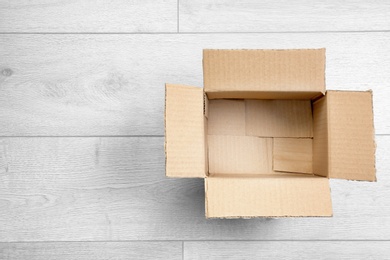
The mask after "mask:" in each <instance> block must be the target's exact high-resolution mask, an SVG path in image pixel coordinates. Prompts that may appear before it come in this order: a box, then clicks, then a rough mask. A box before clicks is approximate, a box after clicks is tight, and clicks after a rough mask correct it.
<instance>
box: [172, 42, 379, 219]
mask: <svg viewBox="0 0 390 260" xmlns="http://www.w3.org/2000/svg"><path fill="white" fill-rule="evenodd" d="M203 73H204V89H202V88H197V87H190V86H183V85H171V84H167V85H166V96H165V153H166V175H167V176H168V177H178V178H204V179H205V191H206V195H205V201H206V217H207V218H237V217H246V218H251V217H304V216H332V204H331V196H330V187H329V178H339V179H347V180H362V181H375V180H376V177H375V142H374V126H373V112H372V93H371V91H367V92H359V91H326V89H325V49H306V50H204V52H203Z"/></svg>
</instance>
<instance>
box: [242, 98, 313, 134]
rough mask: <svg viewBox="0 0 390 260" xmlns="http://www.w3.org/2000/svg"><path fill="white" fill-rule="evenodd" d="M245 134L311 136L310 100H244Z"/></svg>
mask: <svg viewBox="0 0 390 260" xmlns="http://www.w3.org/2000/svg"><path fill="white" fill-rule="evenodd" d="M245 104H246V114H245V116H246V118H245V123H246V125H245V127H246V134H247V135H253V136H263V137H312V136H313V130H312V128H313V122H312V112H311V103H310V100H246V101H245Z"/></svg>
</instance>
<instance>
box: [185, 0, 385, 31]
mask: <svg viewBox="0 0 390 260" xmlns="http://www.w3.org/2000/svg"><path fill="white" fill-rule="evenodd" d="M179 10H180V13H179V17H180V21H179V24H180V32H240V33H241V32H302V31H315V32H318V31H371V30H388V29H389V23H390V17H389V15H388V14H389V12H390V4H389V3H388V2H385V1H375V0H369V1H364V2H361V1H336V0H332V1H325V2H324V1H320V0H315V1H310V0H294V1H288V0H283V1H261V2H259V1H256V0H243V1H229V0H217V1H212V2H210V1H207V0H196V1H191V0H181V1H180V7H179Z"/></svg>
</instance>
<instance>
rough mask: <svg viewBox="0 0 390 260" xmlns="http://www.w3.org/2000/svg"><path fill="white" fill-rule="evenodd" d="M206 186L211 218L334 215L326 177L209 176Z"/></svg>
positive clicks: (207, 207)
mask: <svg viewBox="0 0 390 260" xmlns="http://www.w3.org/2000/svg"><path fill="white" fill-rule="evenodd" d="M205 186H206V187H205V189H206V217H207V218H236V217H309V216H312V217H314V216H318V217H319V216H324V217H325V216H327V217H328V216H332V202H331V197H330V188H329V179H327V178H323V177H317V176H299V177H298V176H292V175H291V174H285V175H268V176H262V177H247V176H246V177H238V176H237V177H227V176H223V177H208V178H206V179H205Z"/></svg>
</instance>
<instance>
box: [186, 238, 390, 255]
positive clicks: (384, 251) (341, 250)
mask: <svg viewBox="0 0 390 260" xmlns="http://www.w3.org/2000/svg"><path fill="white" fill-rule="evenodd" d="M389 247H390V242H389V241H377V242H367V241H348V242H346V241H340V242H337V241H315V242H313V241H262V242H240V241H238V242H237V241H234V242H232V241H223V242H221V241H218V242H215V241H205V242H185V243H184V259H185V260H195V259H199V260H207V259H213V260H218V259H221V260H223V259H245V260H251V259H253V260H254V259H286V260H292V259H318V260H321V259H338V260H343V259H356V260H359V259H361V260H366V259H389V249H388V248H389Z"/></svg>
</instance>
